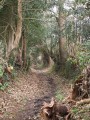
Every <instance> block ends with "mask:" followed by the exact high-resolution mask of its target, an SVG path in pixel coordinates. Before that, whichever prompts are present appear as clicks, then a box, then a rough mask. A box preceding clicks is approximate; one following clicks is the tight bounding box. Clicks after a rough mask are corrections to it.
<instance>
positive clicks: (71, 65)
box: [65, 57, 80, 78]
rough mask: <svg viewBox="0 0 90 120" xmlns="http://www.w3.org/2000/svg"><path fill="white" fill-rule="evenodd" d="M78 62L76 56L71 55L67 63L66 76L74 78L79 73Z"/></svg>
mask: <svg viewBox="0 0 90 120" xmlns="http://www.w3.org/2000/svg"><path fill="white" fill-rule="evenodd" d="M79 72H80V71H79V68H78V62H77V59H76V58H73V57H69V58H68V59H67V61H66V64H65V76H66V77H67V78H68V77H70V78H74V77H75V76H77V75H78V74H79Z"/></svg>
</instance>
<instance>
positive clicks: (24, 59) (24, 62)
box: [22, 31, 26, 67]
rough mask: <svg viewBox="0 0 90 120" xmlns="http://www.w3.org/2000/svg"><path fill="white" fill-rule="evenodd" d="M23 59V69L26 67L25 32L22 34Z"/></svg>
mask: <svg viewBox="0 0 90 120" xmlns="http://www.w3.org/2000/svg"><path fill="white" fill-rule="evenodd" d="M22 56H23V57H22V59H23V67H25V66H26V38H25V33H24V31H23V32H22Z"/></svg>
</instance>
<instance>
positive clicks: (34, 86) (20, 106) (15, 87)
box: [0, 71, 70, 120]
mask: <svg viewBox="0 0 90 120" xmlns="http://www.w3.org/2000/svg"><path fill="white" fill-rule="evenodd" d="M69 88H70V85H68V84H67V82H66V80H65V79H63V78H59V77H58V76H56V75H55V74H52V75H51V74H46V73H42V72H41V73H40V71H39V72H37V73H36V72H30V73H28V74H22V73H20V74H19V76H18V77H17V79H15V80H13V82H10V85H9V87H8V88H7V89H6V90H5V91H4V92H3V91H0V120H40V116H39V112H40V108H41V106H42V105H43V102H44V101H46V102H49V101H50V100H51V98H52V97H55V96H56V94H57V91H58V92H60V94H61V95H63V96H67V94H68V93H67V91H68V92H69ZM58 94H59V93H58Z"/></svg>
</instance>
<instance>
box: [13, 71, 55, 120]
mask: <svg viewBox="0 0 90 120" xmlns="http://www.w3.org/2000/svg"><path fill="white" fill-rule="evenodd" d="M36 77H37V81H36V80H35V82H38V83H37V84H38V89H39V91H40V93H38V96H36V97H35V98H34V99H31V100H29V101H28V102H27V103H26V105H25V107H24V109H23V110H22V111H20V112H18V113H17V114H16V116H17V117H16V118H15V120H40V118H39V111H40V108H41V106H42V104H43V101H46V102H50V100H51V97H53V96H54V93H55V84H54V79H53V78H51V77H49V76H46V75H44V74H43V73H42V74H37V75H36ZM36 92H37V91H36Z"/></svg>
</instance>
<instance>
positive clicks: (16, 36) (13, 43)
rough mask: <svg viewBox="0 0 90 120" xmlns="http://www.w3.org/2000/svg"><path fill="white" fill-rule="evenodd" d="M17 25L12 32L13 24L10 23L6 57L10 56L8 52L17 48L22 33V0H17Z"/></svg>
mask: <svg viewBox="0 0 90 120" xmlns="http://www.w3.org/2000/svg"><path fill="white" fill-rule="evenodd" d="M17 11H18V12H17V16H18V19H17V25H16V31H15V33H14V30H12V29H14V25H12V28H10V29H9V33H8V40H7V48H6V58H7V59H8V58H9V56H10V53H11V51H12V50H13V49H15V48H17V47H18V45H19V41H20V38H21V33H22V0H18V7H17Z"/></svg>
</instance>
